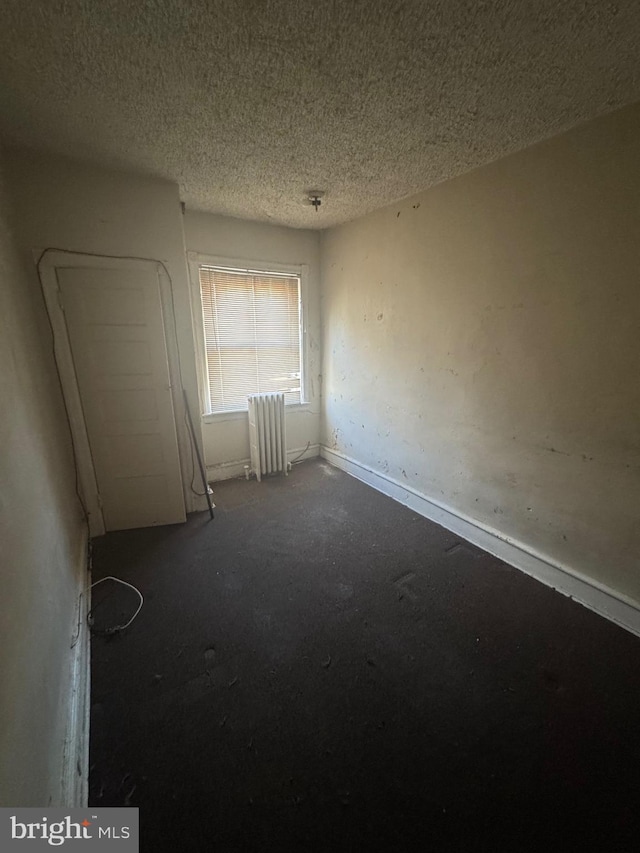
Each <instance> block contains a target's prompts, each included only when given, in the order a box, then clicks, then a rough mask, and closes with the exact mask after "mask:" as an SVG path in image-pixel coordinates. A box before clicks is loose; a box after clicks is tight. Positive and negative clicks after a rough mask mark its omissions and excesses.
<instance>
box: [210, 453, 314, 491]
mask: <svg viewBox="0 0 640 853" xmlns="http://www.w3.org/2000/svg"><path fill="white" fill-rule="evenodd" d="M314 456H320V445H319V444H310V445H309V447H306V446H305V447H295V448H293V450H287V459H288V461H289V462H293V460H294V459H300V460H301V459H312V458H313V457H314ZM245 465H248V466H249V468H250V467H251V459H250V458H249V457H247V458H246V459H236V460H234V461H233V462H220V463H218V464H217V465H207V480H208V482H210V483H215V482H219V481H220V480H233V479H235V478H236V477H244V469H245Z"/></svg>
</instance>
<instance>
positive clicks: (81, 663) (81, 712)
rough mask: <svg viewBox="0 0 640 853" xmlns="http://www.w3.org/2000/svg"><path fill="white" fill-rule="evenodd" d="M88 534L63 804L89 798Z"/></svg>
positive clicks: (77, 804)
mask: <svg viewBox="0 0 640 853" xmlns="http://www.w3.org/2000/svg"><path fill="white" fill-rule="evenodd" d="M87 547H88V538H87V533H86V531H84V532H83V537H82V549H81V557H80V560H79V566H78V577H79V578H80V579H81V583H80V590H79V595H78V604H77V607H76V619H75V620H74V626H75V628H74V635H73V638H72V640H71V644H72V648H71V673H70V689H69V712H68V718H67V731H66V736H65V742H64V754H63V768H62V778H61V794H60V804H61V805H62V806H64V807H65V808H84V807H86V806H87V804H88V801H89V716H90V711H91V637H90V633H91V632H90V631H89V625H88V622H87V616H88V614H89V610H90V609H91V573H90V571H89V567H88V565H87V564H88V559H87Z"/></svg>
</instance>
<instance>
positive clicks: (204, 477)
mask: <svg viewBox="0 0 640 853" xmlns="http://www.w3.org/2000/svg"><path fill="white" fill-rule="evenodd" d="M182 396H183V397H184V407H185V409H186V412H187V419H188V421H189V431H190V432H191V441H192V442H193V446H194V447H195V449H196V457H197V459H198V466H199V468H200V476H201V477H202V486H203V488H204V493H205V495H206V496H207V505H208V507H209V515H210V517H211V518H213V506H212V504H211V495H210V494H209V483H207V474H206V472H205V470H204V465H203V464H202V456H201V455H200V448H199V446H198V442H197V441H196V434H195V431H194V429H193V421H192V420H191V409H190V408H189V400H188V399H187V392H186V391H185V390H184V388H183V389H182Z"/></svg>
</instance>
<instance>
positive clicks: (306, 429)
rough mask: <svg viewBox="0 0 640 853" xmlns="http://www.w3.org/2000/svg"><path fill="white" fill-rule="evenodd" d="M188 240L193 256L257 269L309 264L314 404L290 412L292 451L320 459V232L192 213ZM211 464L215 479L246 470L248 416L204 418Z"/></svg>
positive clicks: (310, 376)
mask: <svg viewBox="0 0 640 853" xmlns="http://www.w3.org/2000/svg"><path fill="white" fill-rule="evenodd" d="M184 227H185V241H186V245H187V249H188V251H190V252H196V253H200V254H204V255H213V256H218V257H224V258H229V259H234V260H242V261H249V262H255V263H256V264H263V263H265V264H269V263H274V264H306V265H307V266H308V268H309V280H308V293H307V306H306V307H307V318H308V330H307V337H308V356H309V358H308V365H307V377H308V386H309V405H308V406H304V407H302V408H300V409H291V410H290V411H288V413H287V446H288V448H289V450H290V451H291V450H295V449H300V450H302V449H304V447H306V445H307V442H308V443H309V444H310V449H309V451H308V453H307V454H306V455H313V454H317V445H318V441H319V431H320V383H321V377H320V367H321V365H320V298H319V273H320V263H319V250H320V240H319V235H318V233H317V232H315V231H303V230H296V229H293V228H281V227H277V226H274V225H265V224H263V223H259V222H245V221H243V220H240V219H232V218H229V217H224V216H215V215H213V214H208V213H196V212H191V211H187V213H186V216H185V219H184ZM203 434H204V444H205V455H206V464H207V468H208V473H209V476H210V477H211V478H212V479H224V478H225V477H228V476H235V475H237V474H238V473H240V472H241V471H242V467H243V465H244V464H245V463H248V461H249V460H248V458H249V429H248V424H247V415H246V413H242V414H241V415H240V416H237V415H232V416H222V415H218V416H210V417H208V418H205V419H204V423H203Z"/></svg>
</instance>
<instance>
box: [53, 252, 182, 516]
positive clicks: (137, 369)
mask: <svg viewBox="0 0 640 853" xmlns="http://www.w3.org/2000/svg"><path fill="white" fill-rule="evenodd" d="M56 273H57V278H58V285H59V288H60V299H61V305H62V308H63V311H64V315H65V320H66V325H67V332H68V336H69V342H70V345H71V353H72V357H73V364H74V367H75V372H76V379H77V383H78V389H79V392H80V398H81V401H82V409H83V412H84V420H85V424H86V428H87V435H88V438H89V445H90V448H91V456H92V459H93V466H94V469H95V474H96V481H97V485H98V491H99V494H100V504H101V507H102V514H103V516H104V522H105V528H106V529H107V530H125V529H128V528H132V527H150V526H152V525H155V524H172V523H175V522H179V521H184V520H185V518H186V516H185V507H184V497H183V492H182V481H181V474H180V460H179V455H178V443H177V438H176V425H175V418H174V411H173V402H172V397H171V383H170V378H169V365H168V356H167V346H166V341H165V334H164V324H163V317H162V303H161V300H160V287H159V280H158V275H157V274H156V273H155V272H154V271H153V270H141V269H131V270H127V269H100V268H93V267H89V266H87V267H84V268H83V267H74V268H60V267H58V268H57V269H56Z"/></svg>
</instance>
